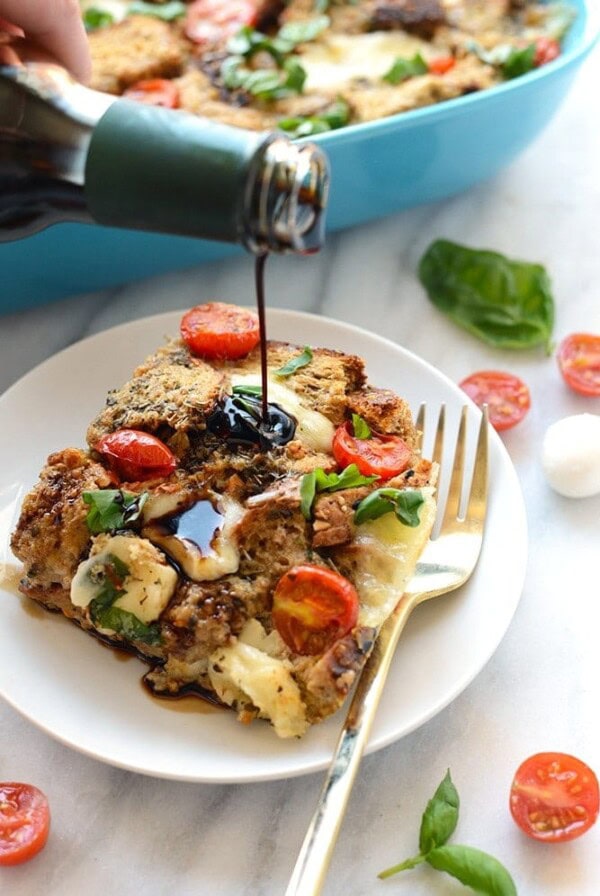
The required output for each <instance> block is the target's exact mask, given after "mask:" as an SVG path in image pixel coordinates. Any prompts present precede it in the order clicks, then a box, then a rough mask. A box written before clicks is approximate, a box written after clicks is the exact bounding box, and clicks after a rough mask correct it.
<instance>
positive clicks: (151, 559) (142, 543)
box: [71, 535, 177, 624]
mask: <svg viewBox="0 0 600 896" xmlns="http://www.w3.org/2000/svg"><path fill="white" fill-rule="evenodd" d="M111 557H117V558H118V559H119V560H121V561H122V562H123V563H124V564H125V565H126V566H127V568H128V574H127V576H126V577H125V579H124V581H123V590H124V591H125V594H124V595H123V596H122V597H119V598H118V599H117V600H116V601H115V602H114V605H113V606H115V607H119V608H120V609H121V610H127V612H129V613H132V614H133V615H134V616H136V617H137V619H139V620H140V621H141V622H144V623H146V624H148V623H149V622H154V621H155V620H156V619H158V617H159V616H160V614H161V613H162V611H163V610H164V609H165V607H166V606H167V604H168V603H169V601H170V599H171V597H172V595H173V592H174V591H175V586H176V585H177V573H176V572H175V570H174V569H173V568H172V567H171V566H169V565H168V563H167V561H166V558H165V555H164V554H163V553H162V552H161V551H159V550H158V549H157V548H156V547H154V545H153V544H151V543H150V542H149V541H148V540H147V539H145V538H137V537H133V536H132V537H130V536H128V535H112V536H109V535H100V536H98V537H97V538H96V539H95V540H94V544H93V547H92V551H91V554H90V557H89V558H88V559H87V560H84V561H83V563H80V564H79V567H78V569H77V572H76V573H75V576H74V578H73V582H72V583H71V603H72V604H73V605H74V606H76V607H87V606H88V605H89V604H90V602H91V601H92V600H93V599H94V598H95V597H97V596H98V592H99V590H100V587H101V586H100V585H99V583H98V576H97V573H98V572H100V573H101V572H102V567H103V566H104V565H105V564H107V563H109V562H110V558H111Z"/></svg>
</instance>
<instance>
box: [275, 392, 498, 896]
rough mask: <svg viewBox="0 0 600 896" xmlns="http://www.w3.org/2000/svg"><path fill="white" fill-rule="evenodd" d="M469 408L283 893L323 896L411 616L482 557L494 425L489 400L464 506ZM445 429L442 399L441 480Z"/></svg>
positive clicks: (436, 451)
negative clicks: (445, 481)
mask: <svg viewBox="0 0 600 896" xmlns="http://www.w3.org/2000/svg"><path fill="white" fill-rule="evenodd" d="M467 413H468V408H467V407H466V406H465V407H463V409H462V414H461V418H460V424H459V428H458V435H457V438H456V447H455V450H454V457H453V462H452V466H451V469H452V474H451V477H450V484H449V486H448V494H447V498H446V505H445V509H444V510H442V502H441V499H440V498H438V511H437V516H436V523H435V525H434V529H433V532H432V537H431V539H430V540H429V542H428V543H427V545H426V547H425V550H424V551H423V554H422V555H421V557H420V559H419V562H418V563H417V566H416V569H415V573H414V576H413V578H412V579H411V581H410V582H409V584H408V586H407V589H406V591H405V592H404V594H403V595H402V597H401V598H400V600H399V602H398V604H397V606H396V608H395V610H394V612H393V613H392V615H391V616H390V618H389V619H388V620H387V621H386V622H385V624H384V625H383V626H382V628H381V631H380V633H379V636H378V638H377V640H376V642H375V646H374V648H373V651H372V653H371V656H370V657H369V659H368V660H367V663H366V664H365V667H364V669H363V672H362V675H361V676H360V679H359V681H358V684H357V686H356V690H355V692H354V696H353V698H352V702H351V704H350V708H349V710H348V714H347V716H346V720H345V722H344V725H343V727H342V730H341V732H340V736H339V739H338V743H337V746H336V749H335V752H334V756H333V761H332V763H331V765H330V767H329V771H328V773H327V777H326V779H325V783H324V785H323V788H322V790H321V794H320V796H319V801H318V803H317V808H316V810H315V813H314V815H313V817H312V820H311V822H310V825H309V827H308V830H307V832H306V836H305V838H304V842H303V844H302V848H301V850H300V853H299V855H298V859H297V861H296V865H295V867H294V871H293V873H292V877H291V878H290V882H289V884H288V888H287V890H286V891H285V896H318V894H319V893H320V892H321V890H322V887H323V884H324V882H325V875H326V873H327V869H328V867H329V862H330V860H331V856H332V853H333V849H334V847H335V843H336V840H337V835H338V833H339V829H340V826H341V823H342V819H343V816H344V811H345V809H346V805H347V803H348V799H349V797H350V792H351V790H352V785H353V783H354V779H355V777H356V773H357V771H358V766H359V763H360V760H361V757H362V754H363V751H364V749H365V745H366V742H367V738H368V736H369V732H370V730H371V726H372V724H373V719H374V718H375V713H376V711H377V707H378V705H379V700H380V698H381V695H382V693H383V688H384V685H385V681H386V678H387V674H388V671H389V668H390V664H391V661H392V657H393V655H394V651H395V649H396V645H397V643H398V640H399V638H400V635H401V634H402V630H403V629H404V626H405V624H406V621H407V620H408V617H409V616H410V614H411V613H412V611H413V610H414V608H415V607H416V606H417V605H418V604H420V603H422V602H423V601H425V600H429V599H430V598H432V597H437V596H438V595H441V594H447V593H448V592H449V591H455V590H456V589H457V588H459V587H460V586H461V585H463V584H464V583H465V582H466V581H467V579H468V578H469V577H470V576H471V573H472V572H473V570H474V569H475V566H476V564H477V560H478V558H479V553H480V550H481V545H482V542H483V530H484V523H485V513H486V506H487V484H488V428H489V425H488V413H487V407H485V408H484V410H483V414H482V418H481V423H480V426H479V434H478V438H477V447H476V449H475V461H474V464H473V471H472V474H471V484H470V490H469V497H468V500H467V503H466V507H465V510H464V512H462V498H463V491H464V485H465V454H466V452H465V446H466V436H467ZM425 417H426V409H425V405H422V406H421V409H420V411H419V415H418V417H417V423H416V425H417V429H418V430H419V432H420V433H421V437H420V441H421V444H422V441H423V435H422V434H423V432H424V430H425V422H426V421H425ZM444 431H445V408H444V406H443V405H442V407H441V408H440V412H439V415H438V421H437V426H436V430H435V439H434V446H433V451H432V460H434V461H435V462H436V463H438V464H440V479H441V478H442V477H441V473H442V470H443V469H444V464H445V460H444ZM438 494H439V493H438Z"/></svg>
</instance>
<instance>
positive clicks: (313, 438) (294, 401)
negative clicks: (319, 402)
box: [231, 373, 335, 454]
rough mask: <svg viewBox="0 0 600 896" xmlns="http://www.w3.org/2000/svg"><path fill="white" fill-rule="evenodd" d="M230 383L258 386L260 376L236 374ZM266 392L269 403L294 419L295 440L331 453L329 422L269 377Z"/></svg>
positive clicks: (281, 384) (331, 438) (319, 450)
mask: <svg viewBox="0 0 600 896" xmlns="http://www.w3.org/2000/svg"><path fill="white" fill-rule="evenodd" d="M231 383H232V385H233V386H260V375H259V374H254V373H250V374H244V375H243V376H241V375H237V374H236V375H234V376H232V377H231ZM268 392H269V401H270V402H272V403H273V404H278V405H279V406H280V407H282V408H283V410H284V411H287V413H288V414H291V415H292V417H295V418H296V421H297V424H298V425H297V427H296V438H297V439H299V440H300V441H301V442H303V443H304V444H305V445H306V447H307V448H310V449H311V450H312V451H318V452H323V453H324V454H330V453H331V443H332V441H333V434H334V432H335V427H334V425H333V423H332V422H331V420H328V419H327V417H325V416H324V415H323V414H320V413H319V412H318V411H313V410H312V409H310V408H307V407H306V406H305V405H304V403H303V401H302V396H301V395H298V393H297V392H294V390H293V389H291V388H290V387H289V386H285V385H283V383H282V382H281V381H278V380H276V379H274V378H272V377H271V376H269V386H268Z"/></svg>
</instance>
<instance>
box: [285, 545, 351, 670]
mask: <svg viewBox="0 0 600 896" xmlns="http://www.w3.org/2000/svg"><path fill="white" fill-rule="evenodd" d="M357 619H358V594H357V593H356V590H355V588H354V585H353V584H352V583H351V582H349V581H348V579H345V578H344V576H341V575H340V574H339V573H337V572H333V570H331V569H325V568H323V567H322V566H313V565H311V564H310V563H306V564H302V565H301V566H293V567H292V568H291V569H289V570H288V571H287V572H286V573H285V575H283V576H282V577H281V578H280V579H279V582H278V583H277V586H276V588H275V593H274V595H273V623H274V625H275V628H276V629H277V631H278V632H279V634H280V635H281V637H282V638H283V640H284V641H285V643H286V644H287V646H288V647H289V648H290V650H293V651H294V653H299V654H302V655H303V656H315V655H316V654H320V653H324V652H325V651H326V650H328V648H329V647H331V646H332V645H333V644H334V643H335V642H336V641H338V640H339V639H340V638H343V637H344V635H347V634H348V632H349V631H350V630H351V629H352V628H354V626H355V625H356V620H357Z"/></svg>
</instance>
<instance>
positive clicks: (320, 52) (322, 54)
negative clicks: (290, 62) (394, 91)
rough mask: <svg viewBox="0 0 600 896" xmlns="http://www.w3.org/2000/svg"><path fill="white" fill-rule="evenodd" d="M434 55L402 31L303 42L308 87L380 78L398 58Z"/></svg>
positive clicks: (316, 87) (326, 87) (426, 47)
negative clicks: (418, 54) (419, 54)
mask: <svg viewBox="0 0 600 896" xmlns="http://www.w3.org/2000/svg"><path fill="white" fill-rule="evenodd" d="M417 53H421V55H422V56H423V57H424V59H427V58H428V57H430V56H431V55H432V49H431V45H430V44H427V43H426V42H425V41H423V40H420V39H419V38H418V37H413V36H412V35H410V34H406V33H405V32H402V31H374V32H372V33H371V34H327V35H325V36H324V37H322V38H321V39H320V40H318V41H312V42H311V43H307V44H305V45H304V47H303V49H302V55H301V61H302V65H303V66H304V68H305V69H306V72H307V79H306V87H305V89H306V90H315V91H319V90H324V89H332V88H341V87H343V86H345V85H347V84H349V83H350V82H352V81H354V80H356V79H358V78H366V79H368V80H369V81H379V80H380V79H381V78H382V76H383V75H385V73H386V72H387V71H389V69H390V68H391V67H392V65H393V64H394V62H395V61H396V59H397V58H398V57H399V56H401V57H402V58H404V59H412V58H413V56H415V55H416V54H417Z"/></svg>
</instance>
